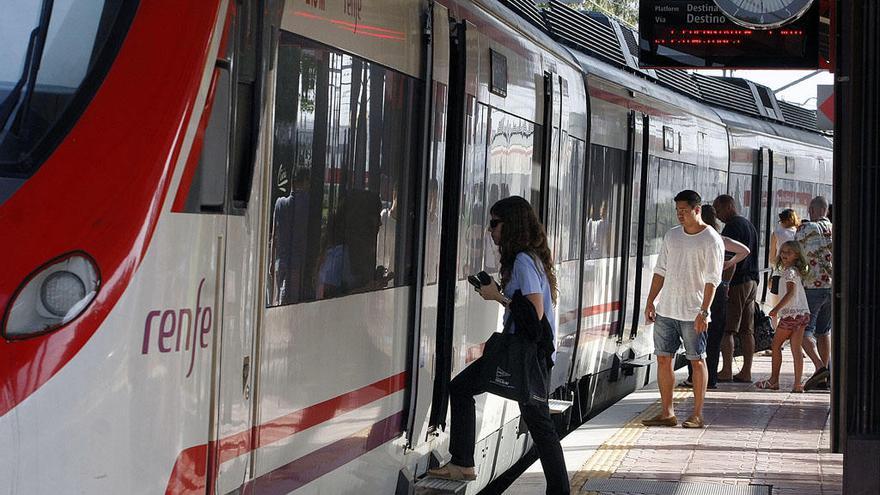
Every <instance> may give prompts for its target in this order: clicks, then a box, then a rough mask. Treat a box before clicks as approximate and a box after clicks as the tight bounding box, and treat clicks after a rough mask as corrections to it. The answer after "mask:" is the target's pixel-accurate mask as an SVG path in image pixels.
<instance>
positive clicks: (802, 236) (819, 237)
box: [795, 196, 832, 390]
mask: <svg viewBox="0 0 880 495" xmlns="http://www.w3.org/2000/svg"><path fill="white" fill-rule="evenodd" d="M809 211H810V221H809V222H803V223H802V224H801V226H800V228H798V231H797V234H796V235H795V239H796V240H797V241H798V242H799V243H800V245H801V249H802V250H803V253H804V256H805V257H806V259H807V264H808V266H809V268H810V271H809V273H807V275H806V276H804V289H805V292H806V295H807V303H808V304H809V306H810V323H809V324H808V325H807V329H806V331H805V333H804V342H803V348H804V351H805V352H806V353H807V356H809V357H810V360H811V361H813V366H814V367H815V369H816V371H815V373H813V376H811V377H810V379H809V380H807V382H806V383H805V384H804V389H805V390H811V389H813V388H823V387H825V388H827V381H828V378H829V377H830V374H831V372H830V370H829V368H828V366H829V364H830V360H831V246H832V243H831V220H829V219H828V200H826V199H825V198H824V197H823V196H816V197H815V198H813V199H812V201H810V209H809ZM817 347H818V352H817V349H816V348H817Z"/></svg>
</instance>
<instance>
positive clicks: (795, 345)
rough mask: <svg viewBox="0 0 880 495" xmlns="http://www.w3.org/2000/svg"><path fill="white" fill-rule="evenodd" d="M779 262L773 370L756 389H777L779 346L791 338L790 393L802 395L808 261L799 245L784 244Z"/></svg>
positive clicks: (774, 316)
mask: <svg viewBox="0 0 880 495" xmlns="http://www.w3.org/2000/svg"><path fill="white" fill-rule="evenodd" d="M777 259H778V261H777V263H776V266H775V268H776V269H777V271H779V273H780V274H781V279H780V280H779V302H777V303H776V304H775V305H774V306H773V309H771V310H770V313H769V316H770V317H771V318H774V319H776V318H777V317H778V318H779V323H778V324H777V325H776V333H775V335H774V336H773V343H772V344H771V345H770V350H771V351H772V356H773V358H772V368H771V371H770V378H767V379H766V380H761V381H759V382H756V383H755V386H756V387H758V388H759V389H765V390H779V370H780V368H781V367H782V344H783V343H784V342H785V341H786V340H788V339H791V356H792V358H793V359H794V386H793V387H792V389H791V391H792V392H803V391H804V386H803V385H802V384H801V376H802V374H803V371H804V355H803V353H802V352H801V345H802V342H803V338H804V330H805V329H806V328H807V323H809V321H810V306H809V304H807V295H806V294H805V293H804V286H803V281H802V278H801V277H802V276H803V275H806V274H807V273H808V272H809V268H808V267H807V266H808V265H807V260H806V258H804V254H803V252H802V251H801V246H800V243H798V242H797V241H787V242H785V243H783V244H782V246H781V247H780V250H779V256H778V257H777Z"/></svg>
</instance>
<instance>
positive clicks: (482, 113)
mask: <svg viewBox="0 0 880 495" xmlns="http://www.w3.org/2000/svg"><path fill="white" fill-rule="evenodd" d="M467 111H468V113H467V116H466V127H465V129H467V131H466V132H467V135H466V137H465V150H464V168H463V171H462V177H461V204H460V205H459V213H460V215H461V225H460V227H459V230H458V232H459V240H458V252H459V257H458V259H459V261H458V263H459V265H458V268H457V272H458V277H459V279H463V278H464V277H466V276H468V275H470V274H472V273H477V272H479V271H480V270H482V269H483V266H482V264H483V251H484V248H486V247H487V240H488V239H487V238H488V237H489V235H488V233H487V232H486V223H487V220H486V219H487V218H488V217H489V211H488V207H487V206H486V204H485V194H486V151H487V142H486V140H487V138H488V135H489V133H488V130H489V129H488V126H489V107H487V106H485V105H482V104H477V103H476V99H475V98H474V97H473V96H470V95H468V102H467ZM488 242H489V243H491V240H488ZM488 246H489V247H488V249H491V244H489V245H488Z"/></svg>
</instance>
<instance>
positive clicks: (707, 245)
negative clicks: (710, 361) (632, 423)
mask: <svg viewBox="0 0 880 495" xmlns="http://www.w3.org/2000/svg"><path fill="white" fill-rule="evenodd" d="M701 200H702V198H700V195H699V194H697V192H696V191H690V190H685V191H681V192H680V193H678V194H677V195H676V196H675V214H676V216H677V217H678V222H679V223H680V224H681V225H680V226H677V227H673V228H672V229H670V230H669V232H667V233H666V235H665V236H663V245H662V246H661V247H660V255H659V256H658V257H657V264H656V265H655V266H654V278H653V279H652V280H651V290H650V292H648V302H647V304H646V306H645V321H646V322H647V323H649V324H650V323H653V324H654V354H656V355H657V382H658V385H659V387H660V399H661V401H662V403H663V410H662V411H660V413H659V414H657V415H656V416H654V417H653V418H650V419H645V420H643V421H642V424H644V425H645V426H676V425H677V424H678V420H677V419H676V417H675V410H674V406H673V403H672V388H673V386H674V385H675V374H674V371H673V360H674V359H675V354H676V353H677V352H678V349H679V347H681V344H684V350H685V357H686V358H687V359H688V361H690V363H691V367H692V369H693V390H694V409H693V412H692V413H691V415H690V417H689V418H688V419H687V420H685V421H684V422H682V424H681V426H682V427H684V428H703V426H704V423H703V399H704V398H705V396H706V383H707V380H708V373H707V370H706V361H705V359H706V330H708V328H709V322H710V321H711V320H712V315H711V313H710V310H709V308H710V305H711V304H712V299H713V298H714V297H715V289H716V287H718V285H719V284H720V283H721V268H722V265H723V264H724V243H723V242H722V241H721V236H720V235H718V232H716V231H715V229H713V228H712V227H710V226H708V225H706V224H705V223H703V220H702V219H701V217H700V210H701V208H700V201H701ZM658 295H659V296H660V300H659V301H658V304H657V306H656V307H655V306H654V301H655V300H656V299H657V296H658Z"/></svg>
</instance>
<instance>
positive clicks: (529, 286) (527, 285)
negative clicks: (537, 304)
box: [504, 251, 556, 359]
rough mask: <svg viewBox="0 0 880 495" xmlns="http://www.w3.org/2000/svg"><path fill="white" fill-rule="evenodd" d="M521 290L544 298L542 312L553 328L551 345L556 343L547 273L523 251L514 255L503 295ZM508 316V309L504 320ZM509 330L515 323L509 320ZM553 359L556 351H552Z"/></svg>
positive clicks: (554, 317) (553, 313)
mask: <svg viewBox="0 0 880 495" xmlns="http://www.w3.org/2000/svg"><path fill="white" fill-rule="evenodd" d="M517 290H520V291H522V295H524V296H528V295H529V294H541V295H542V296H543V299H544V314H545V315H546V316H547V320H548V321H549V322H550V328H552V329H553V345H554V346H555V345H556V313H555V310H554V308H553V297H552V296H551V294H550V284H549V283H548V282H547V275H546V274H545V273H544V267H543V265H539V264H535V260H534V259H533V258H532V257H531V256H530V255H529V253H527V252H525V251H523V252H521V253H519V254H517V255H516V260H515V261H514V262H513V270H512V271H511V273H510V281H508V282H507V286H506V287H505V288H504V295H506V296H507V297H513V294H514V293H515V292H516V291H517ZM508 318H510V309H506V310H505V311H504V322H505V324H506V323H507V319H508ZM510 332H511V333H514V332H516V323H514V322H511V324H510ZM553 357H554V359H555V357H556V353H555V352H554V353H553Z"/></svg>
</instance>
